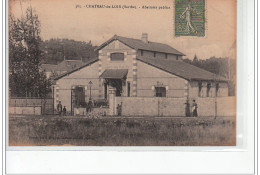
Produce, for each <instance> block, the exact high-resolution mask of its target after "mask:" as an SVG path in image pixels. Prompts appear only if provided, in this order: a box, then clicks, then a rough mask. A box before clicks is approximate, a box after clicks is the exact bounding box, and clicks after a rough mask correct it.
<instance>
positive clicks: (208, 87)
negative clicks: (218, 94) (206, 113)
mask: <svg viewBox="0 0 260 175" xmlns="http://www.w3.org/2000/svg"><path fill="white" fill-rule="evenodd" d="M210 88H211V84H210V83H207V97H209V93H210Z"/></svg>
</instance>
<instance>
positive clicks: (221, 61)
mask: <svg viewBox="0 0 260 175" xmlns="http://www.w3.org/2000/svg"><path fill="white" fill-rule="evenodd" d="M183 61H184V62H186V63H189V64H192V65H194V66H197V67H199V68H202V69H205V70H207V71H209V72H212V73H214V74H217V75H221V76H223V77H225V78H227V79H229V81H228V86H229V95H230V96H233V95H235V89H236V88H235V85H236V77H235V76H236V66H235V65H236V63H235V60H234V59H230V58H221V57H220V58H216V57H214V56H213V57H210V58H209V59H206V60H199V59H198V58H197V56H196V55H195V56H194V58H193V60H189V59H183Z"/></svg>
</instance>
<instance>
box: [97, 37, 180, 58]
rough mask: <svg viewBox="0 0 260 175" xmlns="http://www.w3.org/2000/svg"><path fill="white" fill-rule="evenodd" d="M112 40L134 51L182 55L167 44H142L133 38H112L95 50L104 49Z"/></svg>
mask: <svg viewBox="0 0 260 175" xmlns="http://www.w3.org/2000/svg"><path fill="white" fill-rule="evenodd" d="M114 40H119V41H121V42H122V43H124V44H125V45H127V46H129V47H131V48H133V49H136V50H138V49H139V50H148V51H155V52H161V53H169V54H175V55H184V54H183V53H181V52H179V51H178V50H176V49H174V48H172V47H171V46H169V45H167V44H162V43H156V42H150V41H148V43H145V42H143V41H142V40H139V39H133V38H126V37H122V36H117V35H115V36H113V37H112V38H111V39H109V40H108V41H107V42H105V43H103V44H102V45H101V46H99V47H98V48H97V50H100V49H101V48H103V47H105V46H106V45H107V44H109V43H110V42H112V41H114Z"/></svg>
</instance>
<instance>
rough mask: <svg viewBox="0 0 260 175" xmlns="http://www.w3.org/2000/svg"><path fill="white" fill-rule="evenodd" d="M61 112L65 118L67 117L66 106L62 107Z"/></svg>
mask: <svg viewBox="0 0 260 175" xmlns="http://www.w3.org/2000/svg"><path fill="white" fill-rule="evenodd" d="M62 112H63V115H64V116H66V115H67V114H66V113H67V109H66V106H64V107H63V110H62Z"/></svg>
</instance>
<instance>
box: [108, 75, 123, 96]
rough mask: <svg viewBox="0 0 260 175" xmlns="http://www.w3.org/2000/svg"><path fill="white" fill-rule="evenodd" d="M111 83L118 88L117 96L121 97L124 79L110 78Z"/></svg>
mask: <svg viewBox="0 0 260 175" xmlns="http://www.w3.org/2000/svg"><path fill="white" fill-rule="evenodd" d="M110 85H111V86H112V87H114V88H115V89H116V96H117V97H119V96H121V94H122V80H120V79H110Z"/></svg>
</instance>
